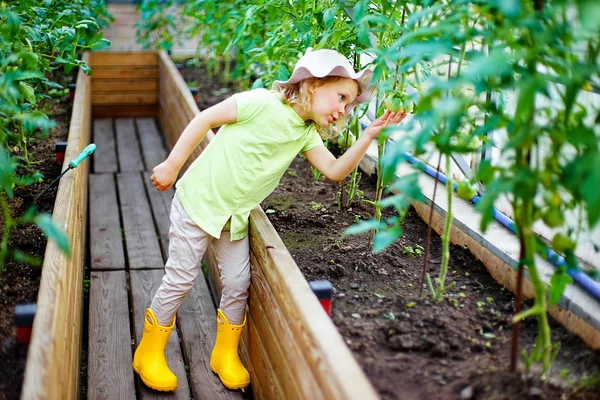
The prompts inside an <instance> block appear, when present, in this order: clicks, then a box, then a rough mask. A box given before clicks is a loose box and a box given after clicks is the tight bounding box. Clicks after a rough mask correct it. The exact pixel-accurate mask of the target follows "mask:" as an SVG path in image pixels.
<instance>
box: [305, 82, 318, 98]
mask: <svg viewBox="0 0 600 400" xmlns="http://www.w3.org/2000/svg"><path fill="white" fill-rule="evenodd" d="M306 89H307V91H308V94H310V95H311V96H312V95H313V94H314V93H315V89H316V85H315V82H313V81H312V80H309V81H307V82H306Z"/></svg>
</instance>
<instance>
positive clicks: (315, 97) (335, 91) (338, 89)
mask: <svg viewBox="0 0 600 400" xmlns="http://www.w3.org/2000/svg"><path fill="white" fill-rule="evenodd" d="M357 95H358V84H357V83H356V81H354V80H352V79H349V78H340V79H339V80H337V81H331V82H327V83H325V84H323V85H321V86H319V87H314V88H313V91H312V99H311V100H312V101H311V107H310V110H309V119H311V120H313V121H314V122H316V123H317V124H319V125H320V126H322V127H326V126H328V125H329V124H331V123H333V122H335V121H336V120H337V119H338V118H339V117H340V116H341V115H344V112H345V110H346V106H347V105H348V104H350V103H352V102H353V101H354V99H356V96H357Z"/></svg>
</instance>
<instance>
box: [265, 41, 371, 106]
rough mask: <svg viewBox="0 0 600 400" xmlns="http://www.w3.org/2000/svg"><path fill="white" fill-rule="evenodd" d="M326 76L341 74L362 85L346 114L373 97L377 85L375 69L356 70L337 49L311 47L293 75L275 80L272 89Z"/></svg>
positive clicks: (300, 60)
mask: <svg viewBox="0 0 600 400" xmlns="http://www.w3.org/2000/svg"><path fill="white" fill-rule="evenodd" d="M326 76H341V77H344V78H350V79H354V80H355V81H356V83H358V85H359V86H360V95H358V96H357V97H356V99H354V101H353V102H352V103H350V104H348V105H347V106H346V114H350V113H351V112H352V109H353V108H354V106H356V105H357V104H360V103H362V102H364V101H367V100H370V99H371V97H373V91H374V90H375V85H371V78H372V77H373V71H372V70H371V69H369V68H365V69H363V70H362V71H360V72H354V68H352V65H350V62H349V61H348V59H347V58H346V57H344V56H343V55H341V54H340V53H338V52H337V51H335V50H329V49H321V50H315V51H312V49H311V48H310V47H309V48H308V49H306V53H304V55H303V56H302V57H301V58H300V59H299V60H298V62H297V63H296V66H295V67H294V72H293V73H292V76H291V77H290V79H288V80H287V81H285V82H284V81H275V82H273V85H272V86H271V89H278V88H279V87H280V86H281V85H286V84H294V83H298V82H300V81H302V80H304V79H308V78H324V77H326Z"/></svg>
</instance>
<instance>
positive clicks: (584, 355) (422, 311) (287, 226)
mask: <svg viewBox="0 0 600 400" xmlns="http://www.w3.org/2000/svg"><path fill="white" fill-rule="evenodd" d="M183 76H184V78H185V79H186V80H187V81H188V82H189V81H195V82H196V83H197V85H198V87H200V88H201V90H200V91H199V95H200V98H199V99H198V104H199V105H200V109H203V108H206V107H208V106H210V105H212V104H216V103H217V102H218V101H221V100H223V99H224V98H226V97H227V96H229V95H231V94H232V93H233V92H234V91H235V89H234V88H233V87H231V86H228V87H227V92H225V91H224V90H223V91H220V88H221V87H223V85H221V84H219V83H218V82H217V81H216V80H215V79H209V78H207V76H206V74H205V72H204V70H203V69H202V68H189V67H186V68H184V69H183ZM217 95H218V96H217ZM374 187H375V181H374V178H367V177H364V178H363V181H362V182H361V188H362V190H364V193H365V197H366V198H367V199H373V198H374ZM338 190H339V186H338V185H337V184H335V183H332V182H329V181H326V180H325V179H324V178H321V180H319V181H318V182H315V180H314V178H313V176H312V174H311V173H310V170H309V165H308V163H307V162H306V160H304V159H302V158H300V157H298V158H296V160H295V161H294V163H293V164H292V165H291V167H290V169H289V170H288V172H287V174H285V175H284V177H283V178H282V180H281V183H280V185H279V187H278V188H277V189H276V190H275V192H273V194H271V196H269V197H268V198H267V199H266V200H265V201H264V202H263V204H262V206H263V208H264V209H265V210H270V211H268V212H267V214H268V216H269V218H270V220H271V222H272V223H273V225H274V226H275V229H276V230H277V232H278V233H279V235H280V236H281V237H282V239H283V241H284V242H285V244H286V246H287V247H288V249H289V251H290V252H291V254H292V256H293V257H294V259H295V260H296V263H297V264H298V266H299V267H300V269H301V270H302V272H303V273H304V275H305V277H306V279H307V280H308V281H310V280H322V279H326V280H329V281H330V282H331V283H332V285H333V287H334V290H335V293H334V300H333V312H332V318H333V321H334V323H335V324H336V326H337V327H338V330H339V332H340V333H341V334H342V336H343V337H344V338H345V341H346V343H347V344H348V346H349V348H350V349H351V350H352V352H353V354H354V356H355V358H356V360H357V361H358V363H359V364H360V366H361V367H362V368H363V370H364V371H365V373H366V374H367V376H368V378H369V379H370V381H371V382H372V384H373V385H374V386H375V388H376V390H377V391H378V392H379V394H380V395H381V397H382V398H383V399H400V398H401V399H428V398H431V399H511V400H512V399H564V398H571V399H599V398H600V396H599V395H598V393H600V385H599V381H600V369H599V365H600V363H599V361H600V354H598V353H594V352H593V351H592V350H590V348H589V347H588V346H587V345H586V344H585V343H584V342H583V341H582V340H580V339H579V338H578V337H576V336H574V335H572V334H570V333H569V332H567V331H566V330H565V329H564V328H563V327H562V326H560V325H558V324H557V323H555V322H554V321H552V339H553V342H560V344H561V348H560V352H559V353H558V356H557V358H556V361H555V363H554V366H553V369H552V374H551V378H550V380H549V382H548V383H546V384H545V385H544V384H542V383H540V382H538V381H536V380H535V379H533V378H525V377H524V375H525V374H524V373H520V374H509V373H507V372H506V371H507V370H508V365H509V357H510V355H509V352H510V340H511V329H512V325H511V323H510V319H511V314H512V312H513V304H514V296H513V295H512V293H510V292H509V291H508V290H505V289H504V288H503V287H502V286H500V285H499V284H498V283H497V282H496V281H495V280H494V279H493V278H492V277H491V276H490V275H489V273H488V272H487V270H486V268H485V266H483V265H482V264H481V263H480V262H479V261H477V260H476V259H475V258H474V257H473V256H472V255H471V253H470V252H469V251H468V250H466V249H464V248H462V247H460V246H452V247H451V249H450V252H451V259H450V267H449V274H448V278H447V282H446V283H447V284H449V283H450V282H456V286H455V287H454V288H453V289H451V290H450V291H449V292H448V294H447V297H446V299H445V300H444V301H442V302H441V303H439V304H432V302H431V301H430V295H429V293H428V292H427V291H425V290H424V293H423V294H424V295H423V296H422V297H421V296H420V290H419V277H420V274H421V271H422V267H423V256H422V255H421V256H416V257H413V256H411V255H409V254H408V253H410V251H411V249H412V250H413V251H414V250H416V249H417V246H422V247H423V248H424V247H425V238H426V232H427V225H426V224H425V223H424V222H423V221H422V220H421V219H420V218H419V217H418V215H417V214H416V213H415V212H414V211H413V210H411V211H409V212H408V214H407V216H406V218H405V220H404V224H403V230H404V235H403V236H402V238H401V239H400V240H398V241H397V242H396V243H394V244H393V245H392V246H390V247H389V248H388V249H386V250H385V251H384V252H382V253H380V254H377V255H375V254H372V252H371V250H370V249H369V247H368V238H367V236H366V234H365V235H359V236H352V237H346V238H342V237H341V233H342V232H343V231H344V230H345V229H346V228H347V227H349V226H350V225H352V224H354V223H355V221H356V220H357V219H368V218H370V216H371V214H372V210H371V208H370V207H368V206H366V204H365V203H362V202H360V203H356V204H354V205H353V206H352V208H350V209H348V210H344V211H340V210H339V209H338V208H337V205H336V202H335V195H336V193H337V192H338ZM440 261H441V240H440V238H439V236H438V235H436V234H435V232H433V234H432V243H431V255H430V266H429V270H430V272H431V273H432V279H433V277H435V276H436V274H437V271H438V270H439V268H440ZM525 307H527V304H526V305H525ZM536 332H537V324H536V322H535V320H527V321H526V322H525V323H524V324H522V327H521V335H520V341H521V348H522V349H527V350H528V351H531V349H532V347H533V345H534V343H535V335H536ZM520 370H521V371H523V370H524V367H523V365H520ZM532 375H535V374H532Z"/></svg>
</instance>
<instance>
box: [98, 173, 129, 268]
mask: <svg viewBox="0 0 600 400" xmlns="http://www.w3.org/2000/svg"><path fill="white" fill-rule="evenodd" d="M90 258H91V268H92V270H96V269H125V256H124V252H123V238H122V236H121V222H120V221H119V202H118V200H117V192H116V183H115V178H114V175H113V174H91V175H90Z"/></svg>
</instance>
